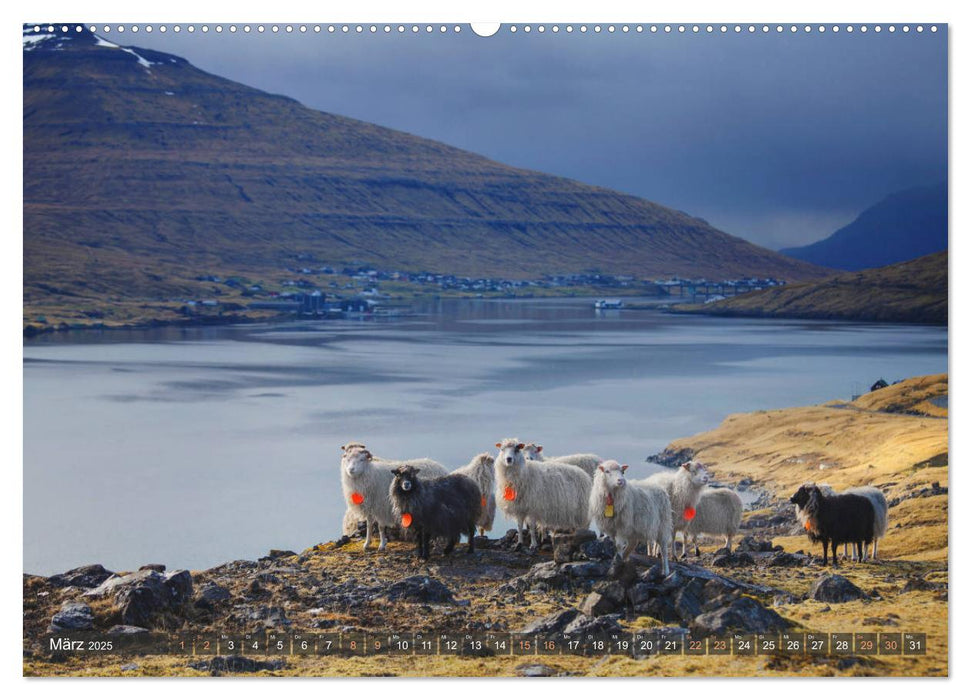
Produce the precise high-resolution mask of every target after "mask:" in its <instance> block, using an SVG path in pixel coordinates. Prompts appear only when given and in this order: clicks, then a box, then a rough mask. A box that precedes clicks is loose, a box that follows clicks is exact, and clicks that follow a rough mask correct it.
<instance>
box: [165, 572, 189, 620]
mask: <svg viewBox="0 0 971 700" xmlns="http://www.w3.org/2000/svg"><path fill="white" fill-rule="evenodd" d="M165 588H166V590H167V591H168V594H169V600H168V606H169V607H170V608H172V609H173V610H174V609H177V608H179V607H181V606H182V605H184V604H186V603H187V602H189V600H191V599H192V574H190V573H189V572H188V571H186V570H185V569H180V570H178V571H172V572H170V573H168V574H166V575H165Z"/></svg>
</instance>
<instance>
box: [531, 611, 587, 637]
mask: <svg viewBox="0 0 971 700" xmlns="http://www.w3.org/2000/svg"><path fill="white" fill-rule="evenodd" d="M578 617H580V611H579V610H576V609H575V608H569V609H567V610H561V611H559V612H555V613H552V614H550V615H547V616H546V617H542V618H540V619H539V620H536V621H534V622H531V623H529V624H528V625H526V626H525V627H524V628H523V629H522V630H520V631H521V632H522V633H523V634H537V635H540V636H550V635H554V634H561V633H562V632H563V630H565V629H566V627H567V625H569V624H570V623H571V622H573V621H574V620H576V619H577V618H578Z"/></svg>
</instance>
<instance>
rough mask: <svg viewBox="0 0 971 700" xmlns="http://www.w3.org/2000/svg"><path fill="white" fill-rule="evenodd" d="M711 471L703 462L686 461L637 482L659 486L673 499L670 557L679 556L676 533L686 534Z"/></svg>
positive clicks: (685, 538)
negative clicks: (674, 467)
mask: <svg viewBox="0 0 971 700" xmlns="http://www.w3.org/2000/svg"><path fill="white" fill-rule="evenodd" d="M708 480H709V474H708V470H707V469H706V468H705V465H703V464H702V463H701V462H684V463H683V464H682V465H681V466H680V467H677V468H676V469H670V470H666V471H663V472H659V473H657V474H652V475H651V476H649V477H647V478H646V479H639V480H637V481H635V482H634V483H635V484H636V485H637V486H645V485H648V484H651V485H654V486H659V487H661V488H663V489H664V490H665V491H667V493H668V498H669V499H671V510H672V515H671V525H672V536H671V556H672V557H675V558H677V552H676V551H675V544H674V543H675V540H676V539H677V533H678V532H681V533H685V530H686V529H687V527H688V523H689V522H691V520H692V519H694V517H695V515H696V514H697V510H696V509H697V507H698V499H699V498H701V490H702V489H703V488H705V486H706V485H707V484H708ZM684 541H685V543H687V541H688V536H687V534H684ZM684 554H685V555H686V554H687V544H686V545H685V547H684Z"/></svg>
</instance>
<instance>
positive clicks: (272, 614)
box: [246, 605, 293, 627]
mask: <svg viewBox="0 0 971 700" xmlns="http://www.w3.org/2000/svg"><path fill="white" fill-rule="evenodd" d="M246 617H247V619H248V620H250V621H252V622H262V623H263V624H264V625H266V626H267V627H289V626H290V625H292V624H293V622H291V621H290V619H289V618H287V613H286V611H285V610H284V609H283V608H281V607H279V606H276V605H273V606H269V607H268V606H265V605H264V606H262V607H260V608H257V609H255V610H251V611H250V612H249V614H248V615H247V616H246Z"/></svg>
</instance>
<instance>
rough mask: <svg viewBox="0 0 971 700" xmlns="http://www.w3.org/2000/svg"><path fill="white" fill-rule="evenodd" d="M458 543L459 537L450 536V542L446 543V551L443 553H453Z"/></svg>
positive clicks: (446, 554)
mask: <svg viewBox="0 0 971 700" xmlns="http://www.w3.org/2000/svg"><path fill="white" fill-rule="evenodd" d="M457 543H458V539H457V538H455V537H450V538H449V540H448V544H446V545H445V551H444V552H443V554H444V555H445V556H448V555H449V554H451V553H452V551H453V550H454V549H455V545H456V544H457Z"/></svg>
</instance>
